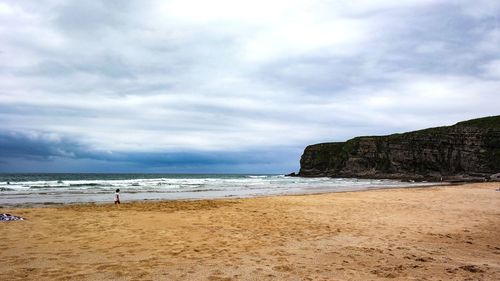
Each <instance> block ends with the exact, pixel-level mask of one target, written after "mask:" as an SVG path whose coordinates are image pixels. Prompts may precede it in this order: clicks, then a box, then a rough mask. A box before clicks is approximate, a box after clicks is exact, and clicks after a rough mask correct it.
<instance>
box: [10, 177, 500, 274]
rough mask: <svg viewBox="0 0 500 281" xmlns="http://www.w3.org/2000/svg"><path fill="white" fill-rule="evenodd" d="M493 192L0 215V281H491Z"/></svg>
mask: <svg viewBox="0 0 500 281" xmlns="http://www.w3.org/2000/svg"><path fill="white" fill-rule="evenodd" d="M498 187H499V186H498V183H496V184H494V183H481V184H467V185H459V186H440V187H427V188H411V189H408V188H407V189H386V190H372V191H365V192H346V193H331V194H318V195H301V196H277V197H266V198H252V199H232V200H210V201H207V200H205V201H191V202H185V201H171V202H138V203H127V204H121V205H118V206H115V205H111V204H105V205H92V204H87V205H74V206H60V207H45V208H9V209H7V208H4V209H0V213H11V214H13V215H18V216H23V217H25V218H26V219H27V220H25V221H11V222H2V223H0V237H1V239H0V249H1V251H0V280H390V279H392V280H500V240H499V233H500V192H498V191H495V189H496V188H498Z"/></svg>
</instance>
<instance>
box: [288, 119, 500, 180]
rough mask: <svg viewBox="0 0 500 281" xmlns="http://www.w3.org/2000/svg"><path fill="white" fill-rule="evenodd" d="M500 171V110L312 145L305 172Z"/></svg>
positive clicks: (431, 176) (411, 174) (480, 176)
mask: <svg viewBox="0 0 500 281" xmlns="http://www.w3.org/2000/svg"><path fill="white" fill-rule="evenodd" d="M498 173H500V115H499V116H490V117H484V118H479V119H473V120H469V121H464V122H459V123H457V124H455V125H453V126H446V127H437V128H430V129H424V130H419V131H414V132H408V133H403V134H394V135H389V136H366V137H356V138H353V139H350V140H348V141H346V142H332V143H320V144H314V145H309V146H307V147H306V149H305V150H304V153H303V154H302V157H301V159H300V171H299V173H298V176H302V177H323V176H326V177H358V178H388V179H408V180H410V179H411V180H446V181H454V180H457V181H462V180H466V181H467V180H490V179H498V178H499V175H495V174H498Z"/></svg>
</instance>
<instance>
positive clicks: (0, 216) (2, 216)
mask: <svg viewBox="0 0 500 281" xmlns="http://www.w3.org/2000/svg"><path fill="white" fill-rule="evenodd" d="M23 220H24V218H21V217H17V216H13V215H11V214H0V221H23Z"/></svg>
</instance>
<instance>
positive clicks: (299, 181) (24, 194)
mask: <svg viewBox="0 0 500 281" xmlns="http://www.w3.org/2000/svg"><path fill="white" fill-rule="evenodd" d="M29 178H30V177H29V176H27V179H29ZM70 178H71V177H70ZM73 178H78V176H74V177H73ZM429 184H432V183H407V182H401V181H395V180H380V179H345V178H298V177H285V176H282V175H220V176H217V175H207V176H205V177H204V176H200V175H184V176H180V175H175V176H171V177H169V176H164V177H157V178H140V177H137V178H129V179H106V177H103V179H70V180H55V179H52V178H51V179H50V180H25V181H14V182H6V181H4V182H0V205H10V204H32V203H34V204H44V203H75V202H106V201H111V200H112V197H113V193H114V190H115V189H120V190H121V194H122V195H121V198H122V200H123V201H127V200H145V199H151V200H160V199H199V198H220V197H235V196H236V197H249V196H264V195H277V194H300V193H318V192H339V191H356V190H365V189H372V188H394V187H412V186H423V185H429Z"/></svg>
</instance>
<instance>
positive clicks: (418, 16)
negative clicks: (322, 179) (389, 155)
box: [0, 0, 500, 173]
mask: <svg viewBox="0 0 500 281" xmlns="http://www.w3.org/2000/svg"><path fill="white" fill-rule="evenodd" d="M499 15H500V1H496V0H489V1H488V0H476V1H469V0H454V1H451V0H450V1H440V0H407V1H403V0H380V1H372V0H345V1H343V0H341V1H319V0H286V1H281V0H276V1H273V0H266V1H261V0H253V1H236V0H211V1H194V0H173V1H145V0H142V1H125V0H119V1H118V0H117V1H112V0H101V1H100V0H93V1H78V0H77V1H69V0H64V1H62V0H47V1H46V0H37V1H18V0H11V1H10V0H0V172H152V173H289V172H292V171H297V170H298V169H299V159H300V156H301V154H302V152H303V149H304V148H305V147H306V146H307V145H309V144H314V143H320V142H331V141H345V140H347V139H349V138H352V137H355V136H360V135H384V134H391V133H397V132H405V131H411V130H416V129H423V128H427V127H433V126H442V125H452V124H454V123H456V122H458V121H462V120H468V119H472V118H476V117H483V116H489V115H498V114H500V91H499V90H500V20H499V17H500V16H499Z"/></svg>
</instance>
